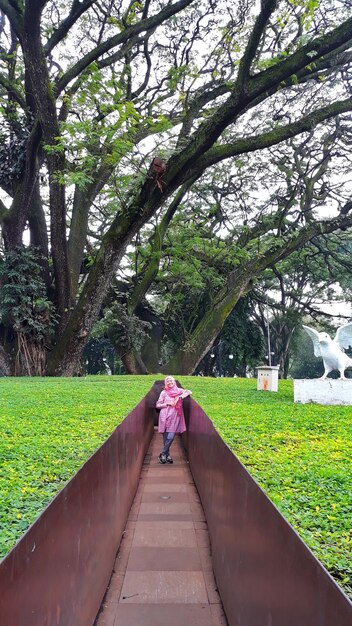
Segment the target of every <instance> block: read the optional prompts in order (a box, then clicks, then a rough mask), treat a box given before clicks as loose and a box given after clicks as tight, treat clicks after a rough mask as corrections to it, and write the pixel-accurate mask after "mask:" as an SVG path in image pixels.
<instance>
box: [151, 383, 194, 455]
mask: <svg viewBox="0 0 352 626" xmlns="http://www.w3.org/2000/svg"><path fill="white" fill-rule="evenodd" d="M191 393H192V392H191V391H189V390H188V389H180V388H179V387H177V385H176V381H175V379H174V378H173V377H172V376H167V377H166V378H165V383H164V389H163V390H162V392H161V394H160V396H159V399H158V401H157V403H156V408H157V409H161V411H160V414H159V426H158V431H159V433H163V440H164V447H163V449H162V451H161V452H160V454H159V463H173V460H172V458H171V456H170V454H169V450H170V446H171V444H172V442H173V440H174V437H175V434H176V433H183V432H184V431H185V430H186V422H185V417H184V414H183V407H182V400H183V398H187V396H190V395H191Z"/></svg>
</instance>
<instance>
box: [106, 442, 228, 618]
mask: <svg viewBox="0 0 352 626" xmlns="http://www.w3.org/2000/svg"><path fill="white" fill-rule="evenodd" d="M160 449H161V435H159V434H158V433H155V434H154V437H153V440H152V442H151V445H150V448H149V450H148V454H147V455H146V458H145V461H144V466H143V470H142V475H141V480H140V484H139V487H138V491H137V494H136V497H135V500H134V503H133V505H132V508H131V511H130V515H129V518H128V522H127V526H126V529H125V531H124V535H123V539H122V542H121V545H120V549H119V551H118V553H117V557H116V561H115V566H114V572H113V575H112V578H111V580H110V584H109V587H108V589H107V592H106V595H105V598H104V600H103V604H102V606H101V610H100V613H99V616H98V618H97V620H96V622H95V626H226V624H227V622H226V619H225V617H224V614H223V610H222V606H221V601H220V597H219V594H218V592H217V589H216V583H215V580H214V576H213V571H212V565H211V559H210V545H209V538H208V530H207V525H206V522H205V518H204V513H203V509H202V506H201V504H200V501H199V497H198V493H197V490H196V488H195V486H194V482H193V479H192V476H191V473H190V471H189V467H188V464H187V460H186V457H185V454H184V451H183V448H182V446H181V442H180V438H179V437H176V439H175V441H174V443H173V445H172V448H171V450H172V456H173V459H174V463H173V465H169V464H167V465H160V464H159V462H158V458H157V457H158V454H159V452H160Z"/></svg>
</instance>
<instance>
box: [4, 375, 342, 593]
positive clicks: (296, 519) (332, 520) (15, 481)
mask: <svg viewBox="0 0 352 626" xmlns="http://www.w3.org/2000/svg"><path fill="white" fill-rule="evenodd" d="M154 380H155V376H134V377H131V376H119V377H116V378H115V377H87V378H75V379H10V378H5V379H1V380H0V394H1V407H0V431H1V439H0V461H1V465H0V494H1V495H0V531H1V532H0V536H1V540H0V553H1V554H2V555H4V554H5V553H6V552H7V551H8V550H9V549H10V548H11V547H12V546H13V545H14V543H15V541H16V540H18V538H19V537H20V536H21V534H22V533H23V532H24V531H25V530H26V528H27V527H28V525H29V524H31V523H32V522H33V521H34V520H35V519H36V517H37V516H38V514H39V513H40V512H41V510H42V509H43V508H44V507H45V506H46V504H48V502H49V501H50V500H51V499H52V497H53V496H54V495H55V494H56V493H57V492H58V491H59V489H61V488H62V486H63V485H64V484H65V482H66V481H67V480H68V479H69V478H70V477H71V476H72V475H73V474H74V473H75V472H76V471H77V469H78V468H79V467H80V466H81V464H82V463H83V462H84V461H85V460H86V459H87V458H88V457H89V456H90V454H92V453H93V452H94V450H95V449H96V448H97V447H98V446H99V445H100V444H101V443H102V442H103V441H104V440H105V439H106V437H107V436H108V435H109V434H110V433H111V432H112V430H113V429H114V428H115V427H116V425H117V424H118V423H119V422H120V421H121V419H122V418H123V417H124V416H125V415H127V413H128V412H129V411H130V410H131V409H132V408H133V406H135V405H136V404H137V403H138V401H139V400H140V399H141V398H142V396H143V395H144V394H145V393H146V392H147V391H148V390H149V388H150V387H151V385H152V383H153V381H154ZM180 382H181V383H182V384H183V386H184V387H187V388H190V389H192V390H193V396H194V398H195V400H197V402H199V404H201V405H202V407H203V408H204V410H205V411H206V412H207V413H208V415H209V417H211V419H212V420H213V423H214V425H215V427H216V428H217V430H218V432H219V433H220V434H221V435H222V437H223V438H224V440H225V441H226V442H227V444H228V445H229V446H230V448H231V449H232V450H233V451H234V452H235V453H236V454H237V456H238V457H239V458H240V459H241V461H242V462H243V463H244V464H245V465H246V466H247V468H248V469H249V471H250V472H251V474H252V475H253V476H254V477H255V478H256V480H257V481H258V483H259V484H260V485H261V486H262V487H263V488H264V489H265V491H266V493H267V494H268V495H269V497H270V498H271V499H272V501H273V502H274V503H275V504H276V506H277V507H278V508H279V509H280V510H281V512H282V513H283V514H284V515H285V517H286V519H288V521H289V522H290V523H291V524H292V525H293V526H294V527H295V528H296V530H297V531H298V532H299V534H300V535H301V537H302V538H303V539H304V540H305V541H306V543H307V544H308V545H309V546H310V547H311V549H312V550H313V551H314V553H315V554H316V556H317V557H318V558H319V559H320V560H321V561H322V562H323V563H324V565H325V566H326V567H327V569H328V570H329V571H330V573H331V574H332V575H333V576H334V577H335V579H336V580H337V581H338V582H339V583H340V584H341V586H343V587H344V589H345V591H346V592H347V593H351V581H352V567H351V545H352V502H351V493H352V479H351V452H350V451H351V440H352V428H351V422H352V410H351V407H324V406H318V405H297V404H294V403H293V386H292V382H290V381H280V383H279V392H278V393H277V394H275V393H268V392H257V390H256V381H255V380H246V379H226V378H224V379H205V378H201V377H181V378H180Z"/></svg>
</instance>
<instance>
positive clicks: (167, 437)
mask: <svg viewBox="0 0 352 626" xmlns="http://www.w3.org/2000/svg"><path fill="white" fill-rule="evenodd" d="M175 435H176V433H163V440H164V447H163V449H162V451H161V454H165V456H167V455H168V454H169V450H170V446H171V444H172V442H173V440H174V438H175Z"/></svg>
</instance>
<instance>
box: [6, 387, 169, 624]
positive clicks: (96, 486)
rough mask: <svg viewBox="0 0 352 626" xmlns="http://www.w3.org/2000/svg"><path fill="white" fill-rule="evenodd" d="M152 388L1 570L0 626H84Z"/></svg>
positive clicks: (140, 455) (137, 456)
mask: <svg viewBox="0 0 352 626" xmlns="http://www.w3.org/2000/svg"><path fill="white" fill-rule="evenodd" d="M157 395H158V390H157V389H155V388H154V387H153V388H152V389H151V391H150V392H149V393H148V394H147V395H146V396H145V398H143V400H142V401H141V402H140V403H139V404H138V406H137V407H135V409H134V410H133V411H132V412H131V413H130V414H129V415H128V416H127V417H126V418H125V419H124V421H123V422H122V423H121V424H120V425H119V426H118V427H117V428H116V430H115V431H114V432H113V433H112V435H111V436H110V437H109V439H108V440H107V441H106V442H105V443H104V444H103V445H102V446H101V448H99V449H98V450H97V451H96V452H95V454H93V456H92V457H91V458H90V459H89V460H88V461H87V462H86V463H85V464H84V465H83V466H82V468H81V469H80V470H79V471H78V473H77V474H76V475H75V476H74V477H73V478H72V480H70V482H69V483H68V484H67V485H66V486H65V487H64V489H63V490H62V491H61V492H60V493H59V494H58V495H57V496H56V497H55V499H54V500H53V501H52V502H51V503H50V504H49V506H48V507H47V508H46V509H45V511H44V512H43V513H42V515H41V516H40V517H39V518H38V520H37V521H36V522H35V523H34V524H33V525H32V526H31V527H30V528H29V530H28V531H27V532H26V534H25V535H24V536H23V537H22V539H21V540H20V541H19V542H18V544H17V545H16V546H15V547H14V548H13V550H12V551H11V552H10V553H9V554H8V555H7V556H6V557H5V559H4V560H3V561H2V563H1V564H0V625H1V626H91V625H92V624H93V623H94V620H95V617H96V615H97V612H98V610H99V607H100V604H101V601H102V598H103V596H104V593H105V591H106V587H107V584H108V582H109V579H110V576H111V572H112V568H113V564H114V559H115V555H116V551H117V549H118V546H119V544H120V541H121V536H122V532H123V530H124V528H125V524H126V519H127V517H128V512H129V509H130V507H131V504H132V502H133V498H134V495H135V492H136V489H137V486H138V481H139V477H140V472H141V467H142V463H143V459H144V456H145V453H146V451H147V449H148V446H149V443H150V440H151V438H152V435H153V431H154V419H155V402H156V399H157Z"/></svg>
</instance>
